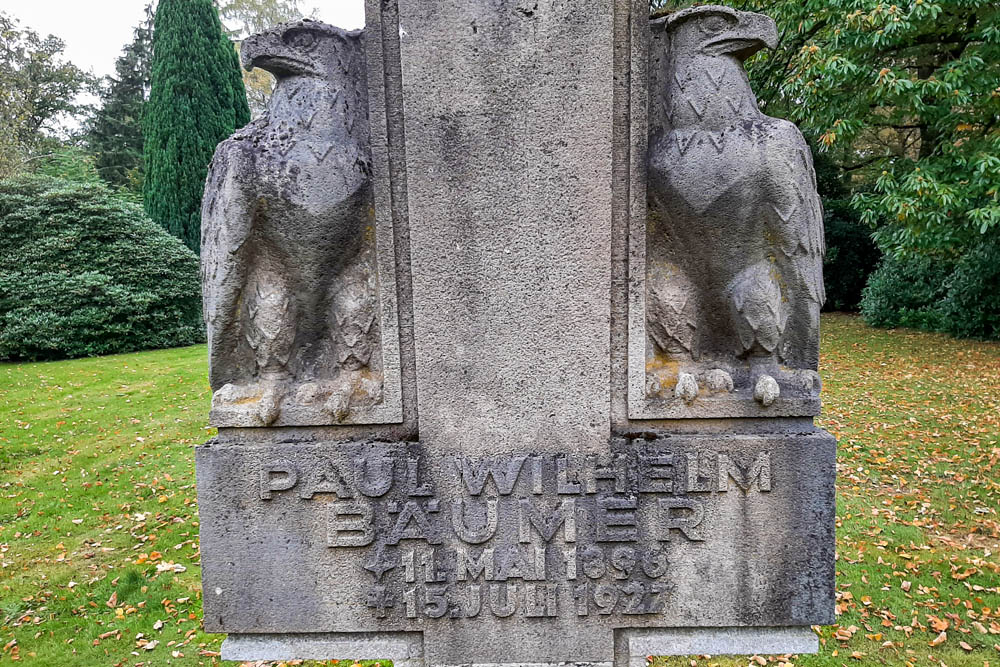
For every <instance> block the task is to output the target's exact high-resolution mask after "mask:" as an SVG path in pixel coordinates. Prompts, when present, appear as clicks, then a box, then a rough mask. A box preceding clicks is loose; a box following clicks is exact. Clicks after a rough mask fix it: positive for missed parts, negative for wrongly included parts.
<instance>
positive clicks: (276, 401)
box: [257, 382, 285, 426]
mask: <svg viewBox="0 0 1000 667" xmlns="http://www.w3.org/2000/svg"><path fill="white" fill-rule="evenodd" d="M284 397H285V386H284V384H282V383H278V382H269V383H267V384H266V385H265V386H264V394H263V395H262V396H261V397H260V403H258V404H257V415H258V416H259V417H260V420H261V421H262V422H264V426H270V425H271V424H273V423H274V422H276V421H278V417H279V416H280V415H281V401H282V399H284Z"/></svg>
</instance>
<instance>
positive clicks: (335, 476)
mask: <svg viewBox="0 0 1000 667" xmlns="http://www.w3.org/2000/svg"><path fill="white" fill-rule="evenodd" d="M317 493H333V494H336V496H337V497H338V498H353V497H354V492H353V491H351V489H350V488H349V487H348V486H347V483H346V482H345V481H344V478H343V477H342V476H341V474H340V471H339V470H337V469H336V468H334V467H333V464H332V463H330V462H329V461H324V462H322V463H320V464H319V465H317V466H316V467H315V468H313V470H312V471H310V472H309V473H308V475H307V478H306V482H305V483H304V484H303V485H302V488H301V489H300V490H299V498H303V499H309V498H312V497H313V496H314V495H316V494H317Z"/></svg>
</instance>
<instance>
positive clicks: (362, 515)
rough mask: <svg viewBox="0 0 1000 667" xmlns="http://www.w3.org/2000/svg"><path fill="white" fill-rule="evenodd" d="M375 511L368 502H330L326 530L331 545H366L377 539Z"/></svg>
mask: <svg viewBox="0 0 1000 667" xmlns="http://www.w3.org/2000/svg"><path fill="white" fill-rule="evenodd" d="M374 517H375V513H374V512H373V511H372V507H371V505H369V504H368V503H366V502H345V501H337V502H333V503H330V509H329V515H328V520H327V530H326V545H327V546H329V547H366V546H368V545H369V544H371V543H372V540H374V539H375V527H374V525H373V519H374Z"/></svg>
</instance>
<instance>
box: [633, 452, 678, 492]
mask: <svg viewBox="0 0 1000 667" xmlns="http://www.w3.org/2000/svg"><path fill="white" fill-rule="evenodd" d="M673 466H674V457H673V456H671V455H670V454H660V455H658V456H640V457H639V493H673V491H674V473H673Z"/></svg>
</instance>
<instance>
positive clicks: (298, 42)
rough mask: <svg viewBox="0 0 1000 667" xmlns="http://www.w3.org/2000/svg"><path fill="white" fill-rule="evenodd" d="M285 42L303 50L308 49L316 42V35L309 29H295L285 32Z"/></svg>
mask: <svg viewBox="0 0 1000 667" xmlns="http://www.w3.org/2000/svg"><path fill="white" fill-rule="evenodd" d="M284 41H285V44H287V45H288V46H290V47H292V48H294V49H299V50H303V51H308V50H309V49H311V48H312V47H313V46H314V45H315V44H316V36H315V35H313V34H312V32H311V31H309V30H293V31H289V32H287V33H285V36H284Z"/></svg>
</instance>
